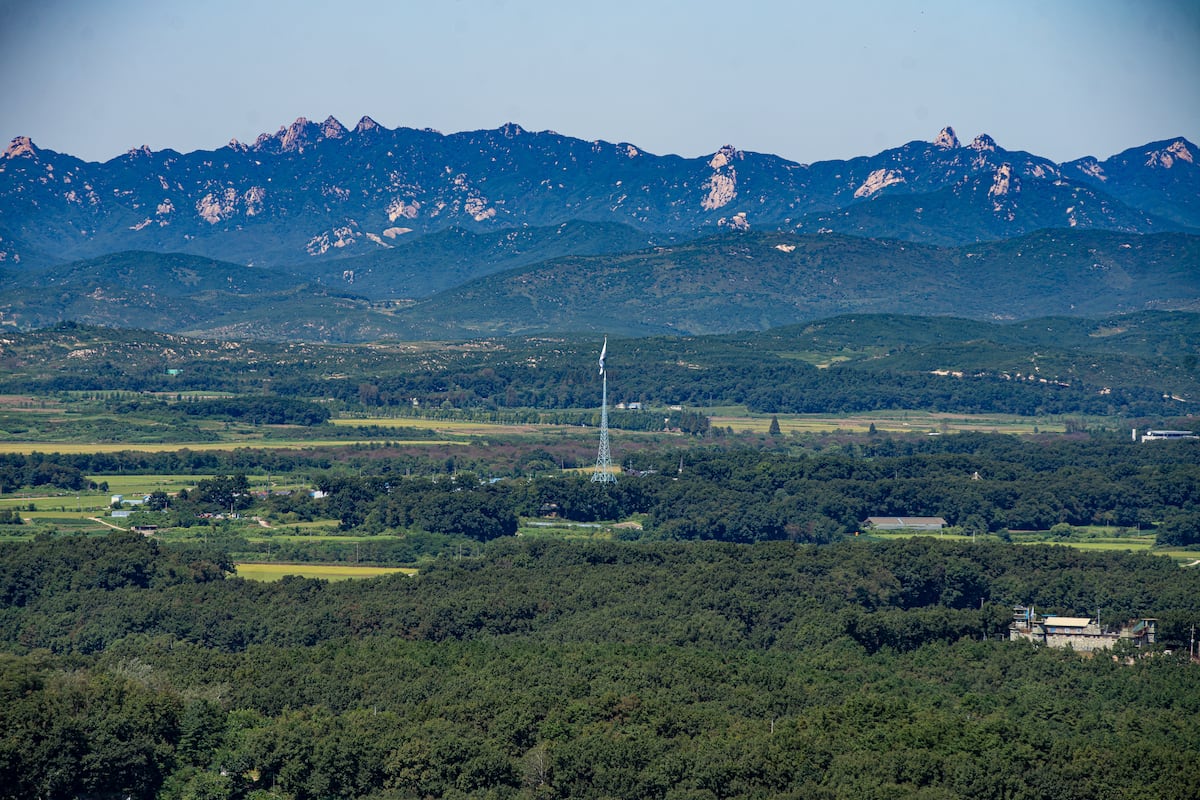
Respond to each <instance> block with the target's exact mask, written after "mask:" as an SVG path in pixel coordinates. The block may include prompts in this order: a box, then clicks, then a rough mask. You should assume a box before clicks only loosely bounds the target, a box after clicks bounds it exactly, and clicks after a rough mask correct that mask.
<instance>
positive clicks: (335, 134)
mask: <svg viewBox="0 0 1200 800" xmlns="http://www.w3.org/2000/svg"><path fill="white" fill-rule="evenodd" d="M346 133H347V131H346V126H345V125H343V124H342V123H340V122H338V121H337V119H335V118H334V117H333V115H332V114H331V115H330V116H328V117H326V118H325V121H324V122H322V123H321V135H322V136H323V137H325V138H326V139H340V138H342V137H343V136H345V135H346Z"/></svg>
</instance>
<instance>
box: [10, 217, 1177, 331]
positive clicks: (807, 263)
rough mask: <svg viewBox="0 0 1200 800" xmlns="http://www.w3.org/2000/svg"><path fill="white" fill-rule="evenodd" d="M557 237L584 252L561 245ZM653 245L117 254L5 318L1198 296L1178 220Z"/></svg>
mask: <svg viewBox="0 0 1200 800" xmlns="http://www.w3.org/2000/svg"><path fill="white" fill-rule="evenodd" d="M555 244H558V245H562V246H564V247H565V246H566V245H567V244H569V245H570V247H571V252H570V254H568V255H560V256H558V257H552V256H553V253H554V245H555ZM650 244H651V243H650V242H649V241H647V237H645V236H641V237H639V235H638V234H637V232H636V231H633V230H632V229H628V228H622V227H620V226H615V225H607V226H606V225H599V224H588V225H580V224H572V225H563V226H560V227H558V228H554V229H548V230H547V229H538V230H529V231H521V232H512V233H509V234H504V235H500V234H491V235H488V236H484V235H468V234H465V233H463V232H461V231H448V232H443V233H440V234H435V235H431V236H430V237H426V238H425V239H421V240H415V241H414V242H413V243H411V244H406V245H404V246H400V247H397V248H396V249H395V251H394V252H392V251H389V252H388V254H386V255H375V256H372V257H362V258H360V259H356V260H355V261H354V262H353V263H346V264H341V265H340V266H337V268H336V269H333V268H331V267H329V265H328V263H326V262H322V263H323V264H324V268H323V269H322V270H315V271H314V270H312V269H310V268H309V267H304V268H297V269H294V270H288V269H284V268H276V269H274V270H267V269H263V268H259V267H247V266H244V265H239V264H234V263H227V262H218V261H212V260H209V259H204V258H198V257H193V256H181V255H178V254H156V253H150V252H144V251H140V252H123V253H115V254H110V255H107V256H104V257H102V258H97V259H92V260H89V261H84V262H75V263H71V264H66V265H62V266H57V267H52V268H48V269H45V270H41V271H36V272H27V271H19V270H11V271H9V272H8V277H7V279H6V280H5V284H6V285H5V287H4V291H3V293H0V323H3V324H6V325H9V326H13V327H15V328H18V329H25V330H27V329H31V328H39V327H45V326H49V325H54V324H56V323H60V322H66V321H73V322H77V323H86V324H93V325H106V326H111V327H140V328H153V329H156V330H160V331H165V332H170V333H177V334H189V335H192V336H196V337H216V338H221V339H243V340H245V339H258V340H274V341H314V342H367V341H374V340H381V339H393V340H394V339H403V340H409V341H414V340H415V341H420V340H454V339H468V338H479V337H484V336H507V335H515V334H528V335H545V334H558V333H562V332H575V333H577V334H578V333H580V332H587V331H592V332H595V334H597V335H602V334H608V335H622V336H646V335H664V334H665V335H696V334H719V333H731V332H736V331H747V330H749V331H762V330H766V329H770V328H775V327H780V326H786V325H792V324H796V323H801V322H809V321H812V320H815V319H820V318H827V317H830V316H834V315H841V314H892V313H898V312H900V313H906V314H912V315H919V316H924V317H929V316H940V315H953V316H955V317H959V318H964V317H965V318H972V319H978V320H991V321H997V320H1002V321H1009V320H1019V319H1027V318H1038V317H1042V316H1046V315H1069V316H1083V317H1098V316H1105V315H1113V314H1120V313H1132V312H1140V311H1145V310H1193V311H1194V310H1195V309H1196V308H1197V307H1200V305H1198V304H1200V270H1197V269H1196V265H1197V264H1200V236H1195V235H1188V234H1183V233H1165V234H1157V235H1145V236H1134V235H1130V234H1125V233H1114V232H1111V231H1085V230H1043V231H1037V232H1034V233H1030V234H1027V235H1024V236H1021V237H1018V238H1015V239H1010V240H1004V241H998V242H988V243H976V244H971V245H965V246H957V247H944V246H935V245H931V244H917V243H913V242H906V241H900V240H894V239H868V238H858V237H853V236H845V235H837V234H815V233H814V234H808V235H802V234H799V233H781V232H765V233H759V232H748V233H739V232H724V233H720V234H716V235H709V236H706V237H704V238H701V239H695V240H691V241H687V240H686V239H685V240H683V241H675V240H672V238H671V237H669V236H663V237H660V238H659V239H658V241H657V244H656V245H655V246H649V245H650ZM339 264H340V262H339ZM285 307H286V308H287V313H286V314H281V313H279V309H280V308H285Z"/></svg>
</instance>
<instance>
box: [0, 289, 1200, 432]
mask: <svg viewBox="0 0 1200 800" xmlns="http://www.w3.org/2000/svg"><path fill="white" fill-rule="evenodd" d="M1198 342H1200V316H1197V315H1196V314H1191V313H1183V312H1175V313H1163V312H1155V313H1142V314H1131V315H1120V316H1113V317H1106V318H1103V319H1097V320H1081V319H1066V318H1057V317H1056V318H1046V319H1040V320H1025V321H1022V322H1012V323H1004V324H1001V323H991V322H977V321H970V320H965V319H960V318H936V317H935V318H929V317H913V316H895V315H874V316H873V315H864V316H853V317H838V318H834V319H827V320H822V321H819V322H815V323H812V324H810V325H804V326H794V327H787V328H779V329H775V330H771V331H767V332H763V333H754V334H731V335H727V336H708V337H679V336H671V337H652V338H642V339H613V341H612V343H611V348H610V358H609V366H610V369H611V370H612V378H611V389H612V392H613V398H612V399H613V401H614V403H616V402H621V401H629V402H641V403H645V404H656V405H662V406H668V405H678V404H686V405H687V406H691V407H696V406H718V405H745V406H747V407H749V408H750V409H751V410H753V411H758V412H763V413H784V412H795V413H804V412H820V413H838V412H851V411H864V410H878V409H896V408H908V409H917V408H921V409H929V410H937V411H953V412H999V413H1014V414H1022V415H1031V414H1099V415H1113V414H1121V415H1125V416H1131V417H1141V416H1153V417H1169V416H1180V415H1185V414H1187V413H1189V410H1190V407H1191V406H1190V404H1191V403H1194V402H1195V400H1196V399H1197V398H1198V397H1200V367H1198V365H1200V344H1197V343H1198ZM596 348H597V343H596V341H595V340H594V339H593V338H591V337H580V336H563V337H524V338H505V339H480V340H472V341H465V342H455V343H422V344H418V343H407V344H398V343H397V344H383V345H378V346H370V347H368V346H362V347H327V346H318V345H310V344H270V343H262V342H227V341H217V340H203V339H188V338H183V337H179V336H173V335H166V334H158V333H150V332H145V331H126V330H112V329H103V328H89V327H80V326H61V327H58V328H54V329H47V330H43V331H38V332H33V333H28V334H13V335H10V336H7V337H6V338H5V339H4V340H3V341H0V359H2V360H3V363H4V364H5V366H6V367H7V372H6V373H5V376H4V377H3V378H2V379H0V391H3V392H9V393H21V392H42V393H44V392H59V391H80V390H84V391H91V392H112V391H126V392H129V391H132V392H147V391H154V392H164V393H183V392H190V391H207V392H214V391H221V392H236V393H242V394H263V393H270V394H275V395H278V396H282V397H289V398H300V399H326V400H334V401H336V402H338V403H340V404H343V405H344V406H345V407H348V408H356V409H361V410H365V411H368V412H369V411H380V410H392V411H396V412H400V411H401V410H404V409H408V410H410V411H411V408H412V402H413V400H414V399H415V400H417V401H418V402H419V403H420V404H421V406H422V407H423V408H430V407H434V408H436V407H442V406H447V407H454V408H464V409H471V408H473V409H532V408H536V409H540V410H555V409H578V408H593V407H595V405H596V394H597V387H596V376H595V374H594V370H593V369H592V363H593V361H594V360H595V352H596ZM822 367H823V368H822Z"/></svg>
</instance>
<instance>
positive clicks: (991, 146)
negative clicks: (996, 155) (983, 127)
mask: <svg viewBox="0 0 1200 800" xmlns="http://www.w3.org/2000/svg"><path fill="white" fill-rule="evenodd" d="M967 146H968V147H970V148H971V149H972V150H978V151H980V152H982V151H984V150H987V151H988V152H995V150H996V140H995V139H993V138H992V137H990V136H988V135H987V134H986V133H981V134H979V135H978V136H976V137H975V138H974V139H973V140H972V141H971V143H970V144H969V145H967Z"/></svg>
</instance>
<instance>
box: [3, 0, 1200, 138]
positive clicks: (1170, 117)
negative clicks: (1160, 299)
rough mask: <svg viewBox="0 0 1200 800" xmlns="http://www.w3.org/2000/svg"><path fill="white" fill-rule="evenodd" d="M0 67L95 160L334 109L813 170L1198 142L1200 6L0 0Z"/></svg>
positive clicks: (1081, 0)
mask: <svg viewBox="0 0 1200 800" xmlns="http://www.w3.org/2000/svg"><path fill="white" fill-rule="evenodd" d="M0 70H2V72H0V75H2V78H0V81H2V83H0V86H2V87H3V88H0V136H2V137H3V139H4V141H5V142H7V140H9V139H11V138H12V137H14V136H17V135H28V136H31V137H32V138H33V140H34V142H35V143H37V144H38V145H39V146H41V147H44V148H49V149H52V150H58V151H60V152H67V153H71V154H73V155H77V156H79V157H81V158H85V159H88V160H99V161H103V160H107V159H109V158H113V157H115V156H117V155H120V154H122V153H124V152H125V151H126V150H128V149H130V148H132V147H137V146H140V145H142V144H147V145H149V146H150V147H151V148H152V149H154V150H161V149H164V148H168V147H169V148H173V149H176V150H180V151H190V150H201V149H202V150H212V149H216V148H218V147H221V146H223V145H224V144H226V143H227V142H228V141H229V140H230V139H231V138H237V139H240V140H242V141H253V140H254V138H255V137H257V136H258V134H260V133H263V132H270V133H274V132H275V131H276V130H278V128H279V127H280V126H282V125H286V124H288V123H290V122H291V121H292V120H294V119H295V118H296V117H300V116H304V117H308V118H309V119H312V120H316V121H320V120H322V119H324V118H325V117H326V116H329V115H333V116H335V117H337V118H338V119H340V120H341V121H342V122H343V123H344V124H345V125H346V126H347V127H353V125H354V124H355V122H357V120H358V119H359V117H361V116H363V115H369V116H371V117H373V118H374V119H375V120H376V121H377V122H379V123H380V124H382V125H385V126H387V127H389V128H395V127H399V126H407V127H417V128H423V127H431V128H436V129H438V130H440V131H443V132H446V133H449V132H453V131H461V130H474V129H479V128H495V127H498V126H500V125H502V124H503V123H505V122H508V121H513V122H517V123H519V124H520V125H522V126H523V127H525V128H528V129H530V130H545V129H551V130H555V131H558V132H559V133H562V134H565V135H569V136H575V137H579V138H582V139H606V140H609V141H627V142H632V143H633V144H636V145H638V146H639V147H641V148H642V149H645V150H649V151H650V152H653V153H660V154H661V153H678V154H681V155H685V156H698V155H703V154H707V153H711V152H713V151H714V150H716V149H717V148H718V147H720V146H721V145H723V144H733V145H735V146H737V147H739V148H742V149H744V150H755V151H759V152H770V153H777V154H779V155H781V156H784V157H786V158H789V159H792V160H795V161H801V162H812V161H820V160H824V159H830V158H849V157H852V156H855V155H865V154H871V153H876V152H878V151H880V150H883V149H886V148H888V147H893V146H897V145H900V144H903V143H905V142H907V141H910V140H913V139H932V138H933V137H934V136H935V135H936V134H937V132H938V131H939V130H940V129H941V128H942V127H943V126H945V125H952V126H954V128H955V130H956V131H957V133H958V135H959V137H960V138H961V139H963V140H964V141H967V140H970V139H971V138H973V137H974V136H975V135H977V134H979V133H988V134H990V135H992V136H993V137H994V138H995V139H996V140H997V142H998V143H999V144H1000V145H1001V146H1003V147H1006V148H1008V149H1012V150H1030V151H1033V152H1035V153H1038V154H1039V155H1044V156H1047V157H1049V158H1052V159H1054V160H1056V161H1066V160H1070V159H1073V158H1077V157H1080V156H1084V155H1094V156H1098V157H1100V158H1105V157H1107V156H1110V155H1112V154H1114V153H1116V152H1119V151H1120V150H1123V149H1125V148H1127V147H1132V146H1135V145H1140V144H1144V143H1146V142H1149V141H1153V140H1157V139H1163V138H1167V137H1172V136H1186V137H1187V138H1189V139H1190V140H1192V141H1193V142H1198V141H1200V0H1139V1H1138V2H1126V1H1125V0H1057V1H1056V0H999V2H997V1H996V0H992V1H991V2H971V1H969V0H961V1H956V2H936V1H934V2H905V1H904V0H897V1H896V2H887V1H886V0H877V1H874V2H868V1H867V0H829V1H828V2H801V1H799V0H795V1H793V2H786V1H783V0H781V1H780V2H765V1H759V0H739V2H713V1H710V0H688V1H687V2H683V1H682V0H680V1H678V2H676V1H663V2H657V1H656V0H640V1H639V2H630V1H628V0H603V2H590V3H584V2H574V1H573V0H459V1H457V2H456V1H455V0H421V1H420V2H415V1H410V0H382V1H380V2H370V1H368V0H343V1H342V2H340V3H336V4H335V3H327V2H314V1H313V0H291V2H263V1H262V0H207V1H205V2H195V0H192V1H190V2H175V1H174V0H20V2H12V1H11V0H0Z"/></svg>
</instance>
